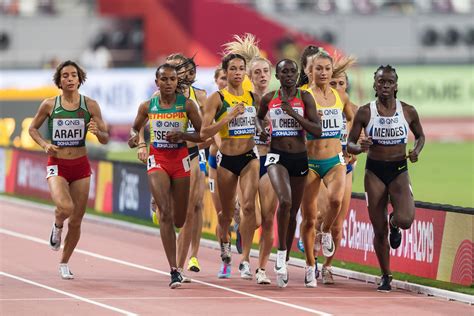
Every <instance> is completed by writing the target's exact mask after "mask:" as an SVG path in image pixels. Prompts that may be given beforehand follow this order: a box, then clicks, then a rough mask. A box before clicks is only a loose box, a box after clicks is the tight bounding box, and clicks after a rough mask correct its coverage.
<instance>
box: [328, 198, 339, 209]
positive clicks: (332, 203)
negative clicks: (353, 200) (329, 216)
mask: <svg viewBox="0 0 474 316" xmlns="http://www.w3.org/2000/svg"><path fill="white" fill-rule="evenodd" d="M328 204H329V208H330V209H331V210H339V209H340V208H341V204H342V198H340V197H339V196H331V197H329V199H328Z"/></svg>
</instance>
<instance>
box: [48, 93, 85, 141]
mask: <svg viewBox="0 0 474 316" xmlns="http://www.w3.org/2000/svg"><path fill="white" fill-rule="evenodd" d="M79 100H80V101H79V107H78V108H77V109H76V110H74V111H69V110H66V109H65V108H63V107H62V105H61V96H57V97H56V101H55V103H54V108H53V112H51V114H50V116H49V119H48V130H49V135H50V136H51V143H52V144H53V145H56V146H60V147H82V146H85V139H86V133H87V124H88V123H89V121H90V119H91V114H90V112H89V109H88V108H87V105H86V100H85V97H84V96H83V95H80V96H79Z"/></svg>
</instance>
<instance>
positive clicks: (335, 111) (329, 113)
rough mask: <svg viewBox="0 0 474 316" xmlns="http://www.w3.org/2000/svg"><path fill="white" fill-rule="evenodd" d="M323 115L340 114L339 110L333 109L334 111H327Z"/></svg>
mask: <svg viewBox="0 0 474 316" xmlns="http://www.w3.org/2000/svg"><path fill="white" fill-rule="evenodd" d="M323 114H324V115H337V114H339V111H338V110H337V109H332V110H331V109H325V110H324V111H323Z"/></svg>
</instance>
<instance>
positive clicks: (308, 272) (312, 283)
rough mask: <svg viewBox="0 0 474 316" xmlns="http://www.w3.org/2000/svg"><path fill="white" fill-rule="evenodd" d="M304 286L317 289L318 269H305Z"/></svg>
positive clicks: (308, 267)
mask: <svg viewBox="0 0 474 316" xmlns="http://www.w3.org/2000/svg"><path fill="white" fill-rule="evenodd" d="M304 285H305V286H306V287H317V286H318V282H317V281H316V269H315V267H314V266H306V267H305V269H304Z"/></svg>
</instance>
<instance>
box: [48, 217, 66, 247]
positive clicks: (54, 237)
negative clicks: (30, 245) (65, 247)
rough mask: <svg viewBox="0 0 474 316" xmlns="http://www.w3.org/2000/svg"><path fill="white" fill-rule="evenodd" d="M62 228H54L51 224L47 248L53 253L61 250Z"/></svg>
mask: <svg viewBox="0 0 474 316" xmlns="http://www.w3.org/2000/svg"><path fill="white" fill-rule="evenodd" d="M62 232H63V228H62V227H61V228H58V227H56V224H55V223H53V228H52V229H51V234H50V235H49V246H50V247H51V249H53V250H54V251H58V250H59V248H61V234H62Z"/></svg>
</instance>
